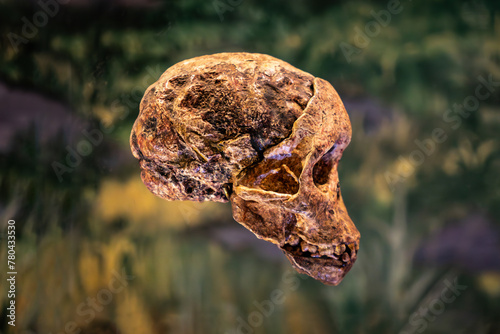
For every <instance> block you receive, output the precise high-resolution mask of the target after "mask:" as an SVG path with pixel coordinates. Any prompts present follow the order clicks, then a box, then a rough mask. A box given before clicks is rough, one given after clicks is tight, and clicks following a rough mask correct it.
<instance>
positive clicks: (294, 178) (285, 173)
mask: <svg viewBox="0 0 500 334" xmlns="http://www.w3.org/2000/svg"><path fill="white" fill-rule="evenodd" d="M301 173H302V164H301V160H300V157H298V156H296V155H292V156H290V157H287V158H284V159H281V160H277V159H269V160H264V161H263V162H261V163H260V164H258V165H256V166H253V167H252V168H249V169H248V170H247V171H246V175H245V176H244V177H243V178H242V179H241V180H240V184H245V185H247V186H250V187H252V188H254V187H257V188H260V189H262V190H266V191H272V192H276V193H280V194H290V195H293V194H296V193H297V192H298V191H299V177H300V174H301Z"/></svg>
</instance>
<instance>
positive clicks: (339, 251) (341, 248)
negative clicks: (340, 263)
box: [334, 244, 345, 256]
mask: <svg viewBox="0 0 500 334" xmlns="http://www.w3.org/2000/svg"><path fill="white" fill-rule="evenodd" d="M344 252H345V244H340V245H337V246H335V251H334V253H335V254H336V255H339V256H340V255H341V254H342V253H344Z"/></svg>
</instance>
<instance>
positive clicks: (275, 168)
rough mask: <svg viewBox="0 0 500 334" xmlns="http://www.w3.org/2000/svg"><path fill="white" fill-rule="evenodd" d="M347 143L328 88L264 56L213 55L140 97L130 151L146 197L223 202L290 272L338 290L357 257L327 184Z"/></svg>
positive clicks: (344, 120) (355, 241) (333, 185)
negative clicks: (283, 258)
mask: <svg viewBox="0 0 500 334" xmlns="http://www.w3.org/2000/svg"><path fill="white" fill-rule="evenodd" d="M350 138H351V125H350V122H349V117H348V115H347V113H346V111H345V109H344V106H343V104H342V101H341V100H340V98H339V96H338V94H337V93H336V91H335V90H334V89H333V87H332V86H331V85H330V84H329V83H328V82H326V81H324V80H322V79H319V78H314V77H313V76H312V75H310V74H308V73H305V72H302V71H300V70H298V69H296V68H294V67H293V66H291V65H289V64H288V63H285V62H283V61H281V60H278V59H276V58H273V57H270V56H267V55H261V54H250V53H221V54H215V55H209V56H202V57H198V58H193V59H188V60H186V61H183V62H180V63H178V64H176V65H174V66H172V67H170V68H169V69H168V70H167V71H166V72H165V73H164V74H163V75H162V76H161V78H160V79H159V80H158V81H157V82H156V83H155V84H153V85H152V86H150V87H149V88H148V90H147V91H146V93H145V95H144V98H143V100H142V102H141V112H140V115H139V117H138V119H137V120H136V122H135V124H134V128H133V130H132V134H131V147H132V151H133V153H134V156H135V157H136V158H138V159H139V160H140V163H141V168H142V174H141V175H142V179H143V182H144V183H145V184H146V186H147V187H148V188H149V189H150V190H151V191H152V192H153V193H154V194H156V195H158V196H160V197H162V198H165V199H168V200H195V201H204V200H211V201H219V202H227V201H228V200H230V201H231V203H232V208H233V217H234V219H235V220H236V221H238V222H239V223H240V224H242V225H243V226H245V227H246V228H248V229H249V230H251V231H252V232H253V233H254V234H255V235H256V236H257V237H259V238H261V239H264V240H267V241H270V242H272V243H274V244H276V245H277V246H278V247H280V248H281V249H282V250H283V251H284V252H285V254H286V255H287V257H288V259H289V260H290V262H291V263H292V265H293V266H294V267H295V268H296V269H297V270H298V271H299V272H302V273H306V274H308V275H310V276H312V277H313V278H315V279H318V280H320V281H322V282H323V283H326V284H333V285H337V284H338V283H340V281H341V280H342V278H343V277H344V276H345V274H346V273H347V272H348V271H349V270H350V268H351V267H352V265H353V263H354V261H355V260H356V256H357V250H358V247H359V232H358V231H357V229H356V227H355V226H354V224H353V223H352V221H351V219H350V218H349V216H348V214H347V210H346V208H345V206H344V203H343V201H342V197H341V195H340V186H339V179H338V174H337V165H338V162H339V160H340V158H341V156H342V153H343V151H344V149H345V148H346V146H347V145H348V144H349V141H350Z"/></svg>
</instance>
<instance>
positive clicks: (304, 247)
mask: <svg viewBox="0 0 500 334" xmlns="http://www.w3.org/2000/svg"><path fill="white" fill-rule="evenodd" d="M300 248H301V249H302V251H303V252H309V253H311V254H312V253H316V251H317V250H318V247H316V246H314V245H311V244H308V243H307V242H305V241H302V243H301V244H300Z"/></svg>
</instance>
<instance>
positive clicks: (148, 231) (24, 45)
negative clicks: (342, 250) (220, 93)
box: [0, 0, 500, 334]
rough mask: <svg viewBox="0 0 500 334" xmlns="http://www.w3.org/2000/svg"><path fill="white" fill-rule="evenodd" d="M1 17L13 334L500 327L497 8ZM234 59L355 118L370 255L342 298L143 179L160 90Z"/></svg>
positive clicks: (283, 5)
mask: <svg viewBox="0 0 500 334" xmlns="http://www.w3.org/2000/svg"><path fill="white" fill-rule="evenodd" d="M0 8H1V9H0V30H1V49H0V59H1V62H0V189H1V190H0V218H1V219H0V227H1V230H0V232H1V234H0V245H1V247H0V258H1V259H2V260H1V263H2V265H1V268H2V271H1V283H0V287H1V290H2V292H1V294H0V304H1V305H2V310H1V317H0V331H1V332H2V333H11V332H12V333H23V334H32V333H44V334H45V333H53V334H61V333H87V334H88V333H123V334H128V333H186V334H190V333H208V334H210V333H223V334H233V333H245V334H249V333H296V334H300V333H307V334H311V333H317V334H322V333H328V334H330V333H402V334H403V333H500V320H499V319H500V318H499V315H500V176H499V172H500V3H499V2H498V1H494V0H491V1H487V0H471V1H452V0H440V1H424V0H421V1H411V0H404V1H403V0H402V1H401V2H399V1H396V0H389V1H385V0H384V1H372V2H368V1H312V0H307V1H306V0H297V1H284V0H272V1H271V0H268V1H261V0H206V1H197V0H183V1H180V0H179V1H160V0H158V1H140V0H110V1H104V0H103V1H98V0H93V1H92V0H64V1H63V0H60V1H59V2H57V1H55V0H41V1H17V0H3V1H0ZM223 51H247V52H259V53H265V54H270V55H272V56H275V57H278V58H280V59H282V60H285V61H287V62H289V63H291V64H292V65H294V66H296V67H298V68H300V69H302V70H304V71H307V72H309V73H311V74H313V75H315V76H318V77H321V78H324V79H326V80H328V81H329V82H331V83H332V85H333V86H334V87H335V88H336V90H337V91H338V92H339V94H340V96H341V97H342V99H343V101H344V103H345V106H346V109H347V111H348V113H349V115H350V118H351V121H352V126H353V138H352V141H351V144H350V146H349V147H348V148H347V150H346V151H345V153H344V157H343V158H342V161H341V164H340V180H341V185H342V192H343V197H344V201H345V203H346V206H347V209H348V211H349V214H350V216H351V218H352V220H353V221H354V222H355V224H356V225H357V227H358V229H359V230H360V232H361V246H360V251H359V255H358V260H357V262H356V264H355V265H354V267H353V269H352V270H351V272H350V273H349V274H348V275H347V277H346V278H345V280H344V281H343V282H342V283H341V284H340V285H339V286H337V287H329V286H324V285H322V284H321V283H319V282H316V281H314V280H313V279H311V278H308V277H306V276H304V275H299V274H296V273H295V271H294V270H293V269H292V268H291V265H290V264H289V263H288V261H287V260H286V259H285V257H284V255H283V254H281V253H280V252H279V250H277V249H276V248H275V247H274V246H272V245H270V244H268V243H266V242H263V241H260V240H258V239H256V238H255V237H254V236H253V235H252V234H251V233H250V232H248V231H247V230H245V229H244V228H242V227H240V226H239V225H238V224H237V223H236V222H234V221H233V219H232V217H231V208H230V205H229V204H217V203H191V202H167V201H163V200H161V199H158V198H156V197H154V196H153V195H152V194H150V193H149V192H148V190H147V189H146V188H145V186H144V185H143V184H142V182H141V180H140V171H139V166H138V162H137V161H136V160H135V159H134V158H133V157H132V155H131V152H130V148H129V143H128V140H129V135H130V130H131V127H132V124H133V122H134V120H135V118H136V117H137V115H138V112H139V109H138V105H139V102H140V100H141V98H142V94H143V93H144V91H145V89H146V88H147V87H148V86H149V85H150V84H152V83H154V82H155V81H156V80H157V79H158V77H159V76H160V75H161V74H162V73H163V71H165V70H166V69H167V68H168V67H170V66H171V65H173V64H175V63H176V62H178V61H181V60H184V59H187V58H191V57H195V56H200V55H205V54H211V53H217V52H223ZM9 219H14V220H15V222H16V238H17V239H16V269H17V273H18V274H17V280H16V315H17V317H16V326H15V328H14V327H12V326H9V325H8V323H7V322H8V321H10V319H9V318H7V317H6V313H7V312H6V307H7V305H8V303H9V299H8V298H7V288H8V287H7V284H5V282H6V280H5V275H6V272H7V271H8V270H7V243H6V237H7V234H6V232H7V221H8V220H9ZM278 295H279V296H280V298H275V297H276V296H278Z"/></svg>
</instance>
